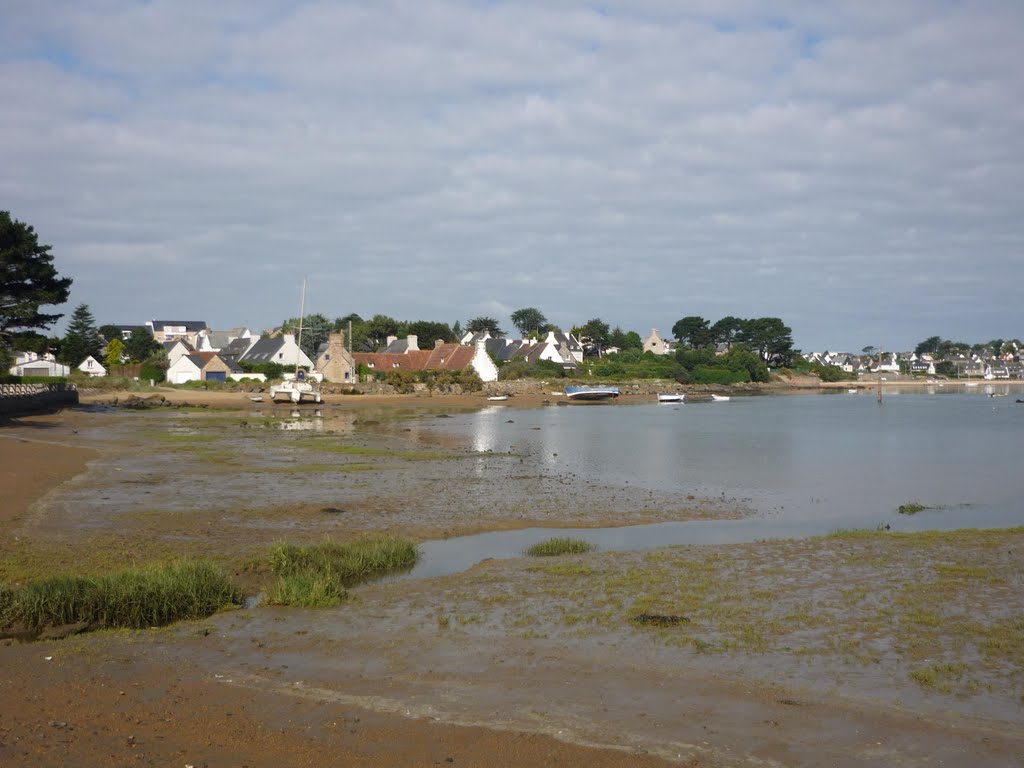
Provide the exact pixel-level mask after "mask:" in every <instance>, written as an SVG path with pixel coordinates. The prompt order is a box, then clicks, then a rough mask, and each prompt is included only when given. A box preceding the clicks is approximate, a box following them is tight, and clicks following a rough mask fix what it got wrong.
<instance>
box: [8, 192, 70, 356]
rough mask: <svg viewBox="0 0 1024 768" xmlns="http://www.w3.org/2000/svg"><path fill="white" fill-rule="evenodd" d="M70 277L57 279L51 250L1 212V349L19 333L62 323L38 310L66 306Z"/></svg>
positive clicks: (18, 223)
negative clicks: (57, 305)
mask: <svg viewBox="0 0 1024 768" xmlns="http://www.w3.org/2000/svg"><path fill="white" fill-rule="evenodd" d="M70 290H71V278H70V277H58V276H57V270H56V269H55V268H54V266H53V255H52V254H51V253H50V246H48V245H40V244H39V240H38V238H37V237H36V233H35V230H34V229H32V227H30V226H29V225H27V224H23V223H22V222H20V221H17V220H15V219H12V218H11V214H10V213H8V212H7V211H0V346H7V345H8V343H9V341H10V335H11V334H12V333H14V332H16V331H17V330H18V329H27V330H31V329H37V328H38V329H42V328H48V327H49V326H50V325H51V324H53V323H54V322H56V321H57V320H58V319H60V317H61V315H59V314H44V313H42V312H40V311H39V307H40V306H43V305H46V304H63V303H64V302H65V301H67V300H68V293H69V291H70Z"/></svg>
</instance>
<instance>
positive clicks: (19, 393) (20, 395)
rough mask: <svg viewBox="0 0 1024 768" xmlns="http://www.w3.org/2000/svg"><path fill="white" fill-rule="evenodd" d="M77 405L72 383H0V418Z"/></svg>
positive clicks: (75, 392) (57, 409)
mask: <svg viewBox="0 0 1024 768" xmlns="http://www.w3.org/2000/svg"><path fill="white" fill-rule="evenodd" d="M72 405H78V388H77V387H76V386H75V385H74V384H0V418H9V417H11V416H25V415H27V414H32V413H53V412H54V411H59V410H60V409H61V408H67V407H69V406H72Z"/></svg>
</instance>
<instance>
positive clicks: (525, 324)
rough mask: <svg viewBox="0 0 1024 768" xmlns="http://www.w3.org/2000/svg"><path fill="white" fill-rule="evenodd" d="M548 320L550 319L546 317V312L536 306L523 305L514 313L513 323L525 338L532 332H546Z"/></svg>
mask: <svg viewBox="0 0 1024 768" xmlns="http://www.w3.org/2000/svg"><path fill="white" fill-rule="evenodd" d="M547 322H548V319H547V318H546V317H544V313H543V312H541V311H540V310H539V309H537V308H536V307H523V308H522V309H517V310H516V311H515V312H513V313H512V325H514V326H515V327H516V328H518V329H519V333H521V334H522V335H523V338H526V337H528V336H529V335H530V334H531V333H536V334H537V335H538V336H540V335H542V334H544V333H546V332H547Z"/></svg>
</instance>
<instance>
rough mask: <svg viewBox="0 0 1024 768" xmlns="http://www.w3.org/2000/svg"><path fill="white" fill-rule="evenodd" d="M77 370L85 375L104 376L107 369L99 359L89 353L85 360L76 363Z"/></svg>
mask: <svg viewBox="0 0 1024 768" xmlns="http://www.w3.org/2000/svg"><path fill="white" fill-rule="evenodd" d="M78 370H80V371H81V372H82V373H84V374H86V375H87V376H106V375H107V369H106V368H104V367H103V366H102V365H101V364H100V361H99V360H97V359H96V358H95V357H93V356H92V355H89V356H88V357H87V358H85V360H83V361H82V362H81V363H79V364H78Z"/></svg>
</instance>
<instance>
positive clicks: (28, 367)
mask: <svg viewBox="0 0 1024 768" xmlns="http://www.w3.org/2000/svg"><path fill="white" fill-rule="evenodd" d="M9 373H10V374H11V375H12V376H50V377H55V378H59V377H65V378H66V377H68V376H70V375H71V368H69V367H68V366H66V365H64V364H62V363H58V362H57V358H56V357H54V356H53V355H52V354H51V353H49V352H46V353H44V354H42V355H40V354H39V353H38V352H16V353H15V355H14V365H13V366H11V368H10V370H9Z"/></svg>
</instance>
